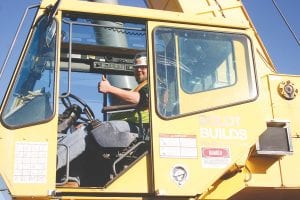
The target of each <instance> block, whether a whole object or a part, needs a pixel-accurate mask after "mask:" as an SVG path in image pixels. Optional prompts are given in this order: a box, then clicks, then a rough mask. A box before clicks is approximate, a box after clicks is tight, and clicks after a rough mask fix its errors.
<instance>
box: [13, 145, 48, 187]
mask: <svg viewBox="0 0 300 200" xmlns="http://www.w3.org/2000/svg"><path fill="white" fill-rule="evenodd" d="M47 161H48V143H47V142H16V146H15V165H14V183H46V180H47Z"/></svg>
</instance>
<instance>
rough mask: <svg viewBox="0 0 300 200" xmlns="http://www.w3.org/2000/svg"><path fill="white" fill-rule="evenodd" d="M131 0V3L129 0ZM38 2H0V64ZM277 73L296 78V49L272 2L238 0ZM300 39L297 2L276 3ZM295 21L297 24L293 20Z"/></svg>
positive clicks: (299, 63) (299, 51)
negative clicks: (27, 13) (25, 16)
mask: <svg viewBox="0 0 300 200" xmlns="http://www.w3.org/2000/svg"><path fill="white" fill-rule="evenodd" d="M131 1H132V0H131ZM39 2H40V1H39V0H2V1H0V16H1V17H0V27H1V29H0V64H1V66H2V64H3V61H4V59H5V57H6V54H7V52H8V49H9V47H10V44H11V42H12V40H13V36H14V34H15V32H16V30H17V26H18V24H19V21H20V19H21V17H22V15H23V12H24V10H25V8H26V7H27V6H29V5H33V4H37V3H39ZM242 2H243V3H244V5H245V6H246V8H247V10H248V13H249V15H250V16H251V17H252V21H253V23H254V25H255V27H256V29H257V31H258V33H259V34H260V37H261V38H262V40H263V42H264V44H265V46H266V48H267V50H268V52H269V54H270V56H271V58H272V60H273V63H274V64H275V66H276V69H277V71H278V72H279V73H285V74H298V75H300V46H299V45H298V44H297V43H296V41H295V39H294V38H293V36H292V34H291V33H290V32H289V30H288V28H287V26H286V25H285V24H284V21H283V20H282V18H281V17H280V15H279V13H278V12H277V11H276V8H275V7H274V5H273V4H272V0H242ZM276 2H277V5H278V6H279V7H280V9H281V10H282V12H283V13H284V15H285V16H286V18H287V20H288V22H289V24H290V25H291V27H292V28H293V30H294V31H295V33H296V35H297V37H298V38H299V37H300V23H299V19H300V17H299V13H297V12H298V10H299V8H300V0H276ZM297 20H298V21H297Z"/></svg>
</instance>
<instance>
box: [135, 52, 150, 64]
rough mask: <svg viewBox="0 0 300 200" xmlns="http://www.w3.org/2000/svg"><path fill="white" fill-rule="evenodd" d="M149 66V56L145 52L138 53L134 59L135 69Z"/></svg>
mask: <svg viewBox="0 0 300 200" xmlns="http://www.w3.org/2000/svg"><path fill="white" fill-rule="evenodd" d="M140 66H148V63H147V55H146V53H145V52H142V53H138V54H137V55H136V56H135V57H134V61H133V67H140Z"/></svg>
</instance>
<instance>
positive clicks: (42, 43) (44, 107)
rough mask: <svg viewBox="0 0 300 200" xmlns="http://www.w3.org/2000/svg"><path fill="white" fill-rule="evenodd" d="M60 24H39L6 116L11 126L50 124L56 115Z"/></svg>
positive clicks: (15, 84)
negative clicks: (55, 86) (55, 97)
mask: <svg viewBox="0 0 300 200" xmlns="http://www.w3.org/2000/svg"><path fill="white" fill-rule="evenodd" d="M55 30H56V22H55V21H53V23H49V21H48V19H47V17H43V18H42V19H41V20H40V21H39V23H38V24H37V26H36V28H35V30H34V33H33V37H32V39H31V42H30V44H29V46H28V49H27V52H26V54H25V57H24V60H23V61H22V63H21V67H20V71H19V73H18V75H17V78H16V81H15V83H14V87H13V89H12V91H11V92H10V96H9V99H8V102H7V104H6V106H5V109H4V112H3V113H2V118H3V121H4V122H5V123H6V124H7V125H9V126H23V125H26V124H32V123H37V122H41V121H44V120H47V119H48V118H49V117H51V116H52V113H53V105H54V104H53V101H54V100H53V98H54V91H53V90H54V66H55V57H56V54H55V52H56V50H55V47H56V41H55V38H56V36H55V35H56V34H55Z"/></svg>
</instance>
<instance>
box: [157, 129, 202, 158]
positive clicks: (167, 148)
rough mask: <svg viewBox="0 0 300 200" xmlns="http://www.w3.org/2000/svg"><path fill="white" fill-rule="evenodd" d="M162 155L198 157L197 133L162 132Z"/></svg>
mask: <svg viewBox="0 0 300 200" xmlns="http://www.w3.org/2000/svg"><path fill="white" fill-rule="evenodd" d="M159 144H160V157H162V158H197V155H198V154H197V140H196V136H195V135H183V134H182V135H177V134H160V137H159Z"/></svg>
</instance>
